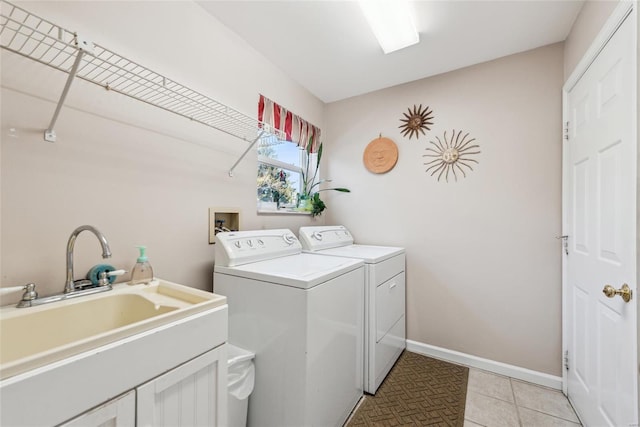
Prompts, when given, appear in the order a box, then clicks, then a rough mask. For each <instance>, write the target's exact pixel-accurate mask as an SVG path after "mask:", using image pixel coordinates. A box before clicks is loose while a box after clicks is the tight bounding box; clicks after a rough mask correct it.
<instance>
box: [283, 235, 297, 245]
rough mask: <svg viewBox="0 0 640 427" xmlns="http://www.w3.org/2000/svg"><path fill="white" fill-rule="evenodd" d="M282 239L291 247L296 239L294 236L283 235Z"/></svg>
mask: <svg viewBox="0 0 640 427" xmlns="http://www.w3.org/2000/svg"><path fill="white" fill-rule="evenodd" d="M282 238H283V239H284V241H285V242H286V243H287V245H292V244H293V242H295V240H296V237H295V236H294V235H292V234H283V235H282Z"/></svg>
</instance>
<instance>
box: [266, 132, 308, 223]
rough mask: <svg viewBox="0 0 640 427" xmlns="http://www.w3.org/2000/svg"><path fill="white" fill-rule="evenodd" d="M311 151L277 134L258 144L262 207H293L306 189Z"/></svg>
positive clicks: (274, 208)
mask: <svg viewBox="0 0 640 427" xmlns="http://www.w3.org/2000/svg"><path fill="white" fill-rule="evenodd" d="M306 157H307V153H306V151H305V150H304V149H302V148H301V147H299V146H298V145H296V144H294V143H293V142H289V141H283V140H280V139H278V138H276V137H275V136H270V137H268V138H263V139H262V140H261V141H260V143H259V145H258V210H259V211H274V210H278V209H285V210H293V208H295V207H296V205H297V203H298V194H299V193H300V192H301V191H302V167H303V166H304V165H305V163H304V162H305V161H306Z"/></svg>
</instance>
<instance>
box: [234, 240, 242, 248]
mask: <svg viewBox="0 0 640 427" xmlns="http://www.w3.org/2000/svg"><path fill="white" fill-rule="evenodd" d="M234 244H235V245H236V248H239V247H240V245H241V243H240V240H236V242H235V243H234Z"/></svg>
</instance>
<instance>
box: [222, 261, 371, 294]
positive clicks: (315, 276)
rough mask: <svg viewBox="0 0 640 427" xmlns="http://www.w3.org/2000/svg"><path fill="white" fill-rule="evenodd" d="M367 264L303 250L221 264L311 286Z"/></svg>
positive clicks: (239, 272) (236, 272)
mask: <svg viewBox="0 0 640 427" xmlns="http://www.w3.org/2000/svg"><path fill="white" fill-rule="evenodd" d="M363 265H364V263H363V261H362V260H359V259H350V258H338V257H328V256H323V255H316V254H308V253H301V254H297V255H290V256H285V257H280V258H275V259H270V260H266V261H258V262H253V263H249V264H243V265H238V266H235V267H226V266H221V265H217V264H216V266H215V267H214V271H215V272H216V273H220V274H228V275H231V276H238V277H244V278H248V279H255V280H260V281H263V282H270V283H276V284H281V285H286V286H293V287H296V288H302V289H308V288H312V287H314V286H317V285H319V284H321V283H324V282H326V281H328V280H330V279H333V278H336V277H338V276H341V275H343V274H345V273H348V272H350V271H352V270H355V269H357V268H361V267H362V266H363Z"/></svg>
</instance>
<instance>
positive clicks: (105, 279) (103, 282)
mask: <svg viewBox="0 0 640 427" xmlns="http://www.w3.org/2000/svg"><path fill="white" fill-rule="evenodd" d="M126 272H127V270H113V271H106V270H105V271H102V272H100V280H99V281H98V285H100V286H107V285H109V284H110V282H109V277H112V276H122V275H123V274H125V273H126Z"/></svg>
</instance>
